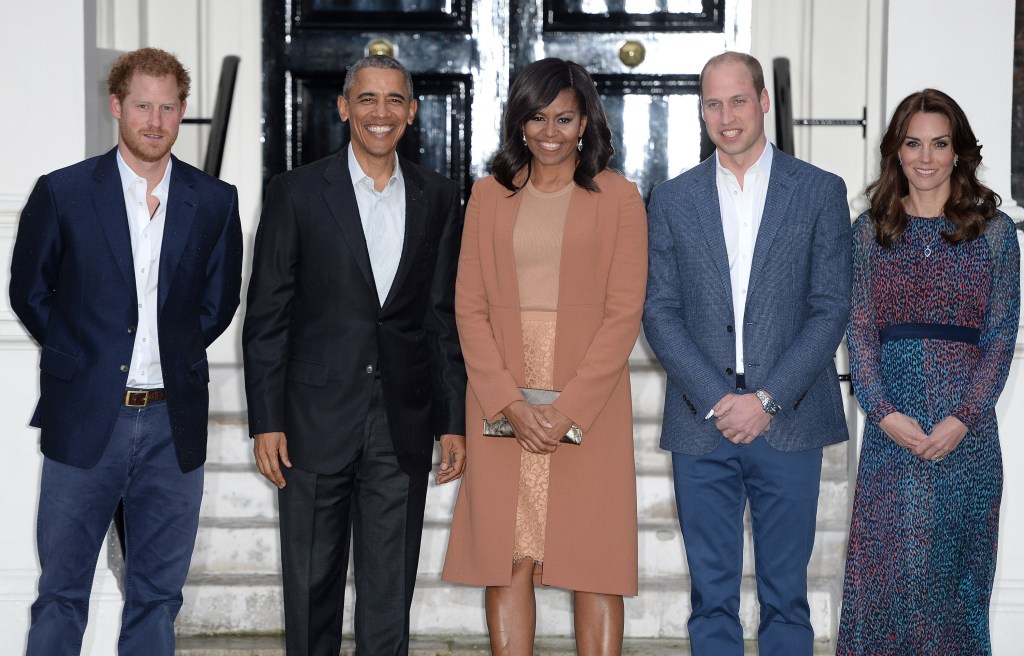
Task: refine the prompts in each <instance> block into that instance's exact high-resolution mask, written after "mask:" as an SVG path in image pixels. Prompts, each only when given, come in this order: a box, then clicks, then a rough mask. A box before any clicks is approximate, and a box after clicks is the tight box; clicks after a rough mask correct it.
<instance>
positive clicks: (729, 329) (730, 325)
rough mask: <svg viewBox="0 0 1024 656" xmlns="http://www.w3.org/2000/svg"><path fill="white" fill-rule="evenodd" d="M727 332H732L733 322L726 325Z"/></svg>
mask: <svg viewBox="0 0 1024 656" xmlns="http://www.w3.org/2000/svg"><path fill="white" fill-rule="evenodd" d="M725 332H727V333H731V332H732V324H729V325H728V326H726V327H725Z"/></svg>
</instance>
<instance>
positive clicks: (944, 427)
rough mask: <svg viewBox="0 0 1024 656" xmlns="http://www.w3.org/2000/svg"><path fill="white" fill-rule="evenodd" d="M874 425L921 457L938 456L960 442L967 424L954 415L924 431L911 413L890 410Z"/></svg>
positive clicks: (947, 452) (933, 458) (931, 458)
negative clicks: (929, 430) (910, 415)
mask: <svg viewBox="0 0 1024 656" xmlns="http://www.w3.org/2000/svg"><path fill="white" fill-rule="evenodd" d="M878 427H879V428H881V429H882V431H883V432H884V433H885V434H886V435H888V436H889V438H890V439H892V441H893V442H896V444H899V445H900V446H902V447H903V448H904V449H907V450H908V451H910V452H911V453H913V454H914V455H915V456H917V457H918V458H921V459H922V460H941V459H943V458H945V457H946V456H947V455H949V454H950V452H952V451H953V449H955V448H956V447H958V446H959V445H960V442H962V441H963V439H964V437H966V435H967V426H965V425H964V423H963V422H962V421H960V420H959V419H957V418H956V417H952V416H951V417H946V418H945V419H943V420H942V421H940V422H939V423H937V424H935V426H933V427H932V432H931V433H925V432H924V429H922V428H921V424H919V423H917V420H916V419H914V418H913V417H908V416H907V415H905V414H903V413H901V412H890V413H889V414H887V415H886V416H885V417H883V418H882V421H880V422H878Z"/></svg>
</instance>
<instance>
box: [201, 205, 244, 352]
mask: <svg viewBox="0 0 1024 656" xmlns="http://www.w3.org/2000/svg"><path fill="white" fill-rule="evenodd" d="M241 291H242V224H241V221H240V220H239V217H238V190H237V189H235V188H234V187H231V201H230V203H229V205H228V207H227V218H226V219H225V221H224V228H223V230H221V234H220V236H219V237H218V239H217V243H216V245H215V246H214V247H213V250H212V254H211V256H210V260H209V262H208V263H207V266H206V288H205V289H203V298H202V302H201V303H200V306H199V307H200V310H199V324H200V327H201V329H202V331H203V339H204V340H205V341H206V346H209V345H210V344H212V343H213V340H215V339H217V338H218V337H220V335H221V333H223V332H224V330H225V329H227V327H228V325H229V324H230V323H231V320H232V319H233V318H234V316H235V310H237V309H238V301H239V295H240V294H241Z"/></svg>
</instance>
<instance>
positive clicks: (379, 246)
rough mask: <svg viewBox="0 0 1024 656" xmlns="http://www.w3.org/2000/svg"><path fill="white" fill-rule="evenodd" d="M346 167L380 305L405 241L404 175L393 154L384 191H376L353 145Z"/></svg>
mask: <svg viewBox="0 0 1024 656" xmlns="http://www.w3.org/2000/svg"><path fill="white" fill-rule="evenodd" d="M348 170H349V174H350V175H351V176H352V187H353V189H355V192H356V204H357V205H358V206H359V220H360V222H361V223H362V224H363V235H364V236H365V237H366V249H367V251H369V253H370V268H371V269H372V270H373V282H374V284H376V286H377V299H378V300H379V301H380V304H381V305H382V306H383V305H384V301H385V299H387V297H388V292H389V291H390V290H391V284H392V283H393V282H394V281H395V274H396V273H398V263H399V261H400V260H401V259H402V245H403V244H404V243H405V178H403V177H402V167H401V166H399V165H398V155H397V154H396V155H395V170H394V171H393V172H392V173H391V179H389V180H388V183H387V185H386V186H385V187H384V190H383V191H377V189H376V188H375V187H374V185H373V178H371V177H370V176H368V175H366V173H364V172H363V168H362V167H361V166H359V161H358V160H357V159H356V156H355V153H353V152H352V146H351V145H349V147H348Z"/></svg>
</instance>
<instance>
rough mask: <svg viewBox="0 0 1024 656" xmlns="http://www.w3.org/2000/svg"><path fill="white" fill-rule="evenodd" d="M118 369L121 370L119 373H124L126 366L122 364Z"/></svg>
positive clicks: (126, 369)
mask: <svg viewBox="0 0 1024 656" xmlns="http://www.w3.org/2000/svg"><path fill="white" fill-rule="evenodd" d="M119 369H120V370H121V373H124V372H126V371H128V365H126V364H123V365H121V366H120V367H119Z"/></svg>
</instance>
